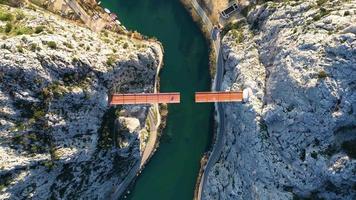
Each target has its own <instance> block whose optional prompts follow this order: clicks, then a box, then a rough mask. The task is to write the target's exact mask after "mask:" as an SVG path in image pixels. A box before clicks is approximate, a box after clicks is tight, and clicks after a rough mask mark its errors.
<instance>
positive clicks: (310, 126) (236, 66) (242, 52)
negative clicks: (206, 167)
mask: <svg viewBox="0 0 356 200" xmlns="http://www.w3.org/2000/svg"><path fill="white" fill-rule="evenodd" d="M355 5H356V2H355V1H340V0H334V1H321V0H319V1H296V2H295V1H288V2H282V3H274V2H268V3H265V4H262V5H258V6H256V7H255V8H253V9H252V10H251V11H250V12H249V14H248V16H247V18H246V20H245V22H242V23H240V24H239V26H238V28H237V29H233V30H230V31H229V32H228V33H227V35H225V37H224V39H223V44H222V46H223V47H222V51H223V55H224V59H225V72H226V73H225V76H224V82H223V89H224V90H242V89H244V88H251V89H252V91H253V94H254V95H253V96H252V97H251V98H250V100H249V102H246V103H244V104H235V103H230V104H227V105H226V106H225V109H224V110H225V116H226V120H225V121H226V124H225V132H224V135H225V145H224V148H223V150H222V151H223V152H222V155H221V157H220V160H219V161H218V162H217V163H216V164H215V166H214V168H213V170H212V171H211V172H210V173H209V177H208V184H207V187H206V188H205V189H204V191H205V192H204V194H203V195H204V197H206V198H207V199H234V200H237V199H244V200H246V199H274V200H275V199H303V198H310V199H350V200H351V199H355V198H356V191H355V186H356V160H355V156H356V155H355V146H356V134H355V133H356V51H355V46H356V35H355V34H356V32H355V22H356V10H355ZM235 27H236V26H235Z"/></svg>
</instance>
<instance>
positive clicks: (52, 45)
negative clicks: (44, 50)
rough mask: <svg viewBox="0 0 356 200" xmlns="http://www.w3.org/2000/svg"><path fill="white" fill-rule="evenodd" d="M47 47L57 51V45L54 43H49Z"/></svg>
mask: <svg viewBox="0 0 356 200" xmlns="http://www.w3.org/2000/svg"><path fill="white" fill-rule="evenodd" d="M47 45H48V47H49V48H51V49H57V43H56V42H54V41H49V42H47Z"/></svg>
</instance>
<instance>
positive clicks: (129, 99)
mask: <svg viewBox="0 0 356 200" xmlns="http://www.w3.org/2000/svg"><path fill="white" fill-rule="evenodd" d="M242 99H243V94H242V92H196V93H195V102H196V103H204V102H205V103H213V102H240V101H242ZM108 103H109V105H110V106H112V105H126V104H154V103H169V104H171V103H180V93H179V92H171V93H128V94H111V95H109V101H108Z"/></svg>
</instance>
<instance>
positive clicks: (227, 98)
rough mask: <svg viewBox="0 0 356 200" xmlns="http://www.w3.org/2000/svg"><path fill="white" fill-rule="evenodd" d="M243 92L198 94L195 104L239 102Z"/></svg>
mask: <svg viewBox="0 0 356 200" xmlns="http://www.w3.org/2000/svg"><path fill="white" fill-rule="evenodd" d="M242 98H243V97H242V92H196V93H195V102H197V103H203V102H239V101H242Z"/></svg>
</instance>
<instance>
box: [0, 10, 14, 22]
mask: <svg viewBox="0 0 356 200" xmlns="http://www.w3.org/2000/svg"><path fill="white" fill-rule="evenodd" d="M13 19H14V16H13V15H12V14H11V13H8V12H6V11H3V10H0V21H12V20H13Z"/></svg>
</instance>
